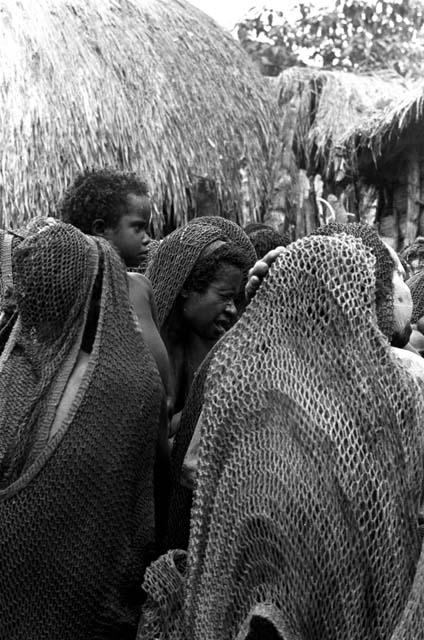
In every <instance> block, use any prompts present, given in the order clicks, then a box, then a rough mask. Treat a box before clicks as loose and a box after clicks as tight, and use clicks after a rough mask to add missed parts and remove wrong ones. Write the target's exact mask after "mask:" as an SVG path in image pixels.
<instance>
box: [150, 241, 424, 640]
mask: <svg viewBox="0 0 424 640" xmlns="http://www.w3.org/2000/svg"><path fill="white" fill-rule="evenodd" d="M374 270H375V259H374V257H373V256H372V254H371V252H370V251H369V250H368V249H367V248H366V247H364V245H363V243H362V242H361V241H360V240H357V239H355V238H353V237H347V236H340V237H321V236H315V237H308V238H303V239H302V240H299V241H297V242H296V243H293V244H291V245H290V246H289V247H287V248H286V249H285V251H284V252H283V253H282V254H281V256H279V257H278V258H277V260H276V263H275V264H274V265H273V266H272V268H271V269H270V272H269V275H268V277H267V278H266V279H265V280H264V282H263V284H262V286H261V288H260V289H259V291H258V293H257V294H256V296H255V298H254V299H253V301H252V302H251V304H250V305H249V307H248V308H247V310H246V311H245V313H244V314H243V316H242V317H241V319H240V320H239V322H238V323H237V324H236V325H235V326H234V327H233V329H232V330H231V331H230V332H229V333H228V334H227V335H226V336H225V337H224V338H223V339H222V341H221V342H220V343H219V344H218V345H217V348H216V349H215V353H214V357H213V359H212V362H211V365H210V368H209V373H208V376H207V379H206V383H205V386H204V389H205V402H204V406H203V411H202V424H203V429H202V436H201V445H200V452H199V467H198V475H197V488H196V491H195V501H194V507H193V511H192V524H191V534H190V545H189V550H188V581H187V585H186V597H185V611H184V613H185V616H184V617H185V624H186V626H185V633H186V634H187V638H190V639H193V640H200V638H202V640H205V639H211V640H212V638H213V639H214V640H221V639H225V640H227V639H228V640H229V639H230V638H231V639H234V638H240V639H241V638H245V637H247V632H246V633H245V634H244V635H243V629H244V630H246V624H247V623H248V621H249V618H250V617H251V616H252V613H254V612H255V611H256V612H257V611H263V610H264V609H265V610H267V614H266V615H267V617H268V619H270V620H272V621H273V624H274V626H275V628H276V629H278V630H279V632H280V637H281V638H296V639H302V640H306V639H308V640H315V639H316V640H322V639H324V638H325V639H335V640H336V639H337V640H346V639H347V638H349V640H356V639H357V640H370V639H377V638H378V639H382V638H390V637H391V635H392V633H393V632H394V630H395V627H396V625H397V624H398V623H400V621H401V617H402V612H403V610H404V609H405V605H406V603H407V600H408V596H409V594H410V590H411V586H412V584H413V580H414V575H415V571H416V566H417V562H418V557H419V554H420V539H419V535H418V526H417V513H418V506H419V497H420V487H421V481H422V445H421V429H422V419H423V402H422V398H421V394H420V391H419V388H418V386H417V384H416V383H415V381H414V380H413V379H412V378H411V377H410V376H409V374H408V372H407V371H406V370H405V369H404V368H403V367H402V366H401V365H400V364H398V363H397V361H396V359H394V358H393V356H392V355H391V353H390V348H389V345H388V342H387V339H386V338H385V337H384V336H383V334H382V333H381V331H380V330H379V329H378V327H377V323H376V316H375V308H374V307H375V303H374V301H375V276H374ZM166 558H168V560H167V561H166V562H165V561H164V559H161V561H159V562H158V563H157V569H156V570H157V571H159V570H160V569H162V570H163V571H165V568H166V567H167V568H168V570H169V569H170V562H169V558H170V556H169V555H168V556H167V557H165V559H166ZM160 562H162V564H161V565H160ZM170 573H171V571H170ZM172 573H173V574H174V575H175V569H173V571H172ZM174 581H175V579H174ZM170 583H171V581H170ZM164 592H165V591H164ZM174 600H175V596H174ZM153 601H155V602H158V603H160V602H161V599H160V598H159V596H158V595H157V594H154V597H152V601H151V602H153ZM163 610H164V606H163V603H162V607H161V608H160V607H158V609H157V620H156V623H157V626H158V620H160V616H161V611H163ZM149 614H150V618H149V620H150V627H151V628H153V625H152V610H150V611H149ZM422 620H423V618H421V622H420V623H419V625H418V627H419V629H420V632H422V626H423V622H422ZM178 623H179V624H181V620H179V621H178ZM163 628H165V629H166V625H163ZM139 637H140V636H139ZM145 637H146V639H147V638H148V637H149V636H148V635H146V636H145ZM155 637H157V638H159V637H162V638H171V637H178V636H177V635H173V634H172V633H171V631H170V630H169V625H168V628H167V629H166V634H164V635H163V636H159V635H156V636H155ZM413 637H415V636H413ZM420 637H421V636H420Z"/></svg>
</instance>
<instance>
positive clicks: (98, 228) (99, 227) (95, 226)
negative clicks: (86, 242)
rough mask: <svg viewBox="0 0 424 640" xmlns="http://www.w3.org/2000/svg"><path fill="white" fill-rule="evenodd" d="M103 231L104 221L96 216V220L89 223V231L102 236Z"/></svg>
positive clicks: (104, 229) (104, 227)
mask: <svg viewBox="0 0 424 640" xmlns="http://www.w3.org/2000/svg"><path fill="white" fill-rule="evenodd" d="M105 231H106V225H105V221H104V220H102V219H101V218H96V220H94V222H93V223H92V225H91V233H92V234H93V236H102V237H104V236H105Z"/></svg>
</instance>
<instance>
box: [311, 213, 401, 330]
mask: <svg viewBox="0 0 424 640" xmlns="http://www.w3.org/2000/svg"><path fill="white" fill-rule="evenodd" d="M340 233H343V234H347V235H350V236H353V237H355V238H360V239H361V240H362V242H363V243H364V245H365V246H366V247H368V248H369V249H370V250H371V252H372V254H373V256H374V257H375V283H376V285H375V286H376V305H377V321H378V326H379V327H380V329H381V331H382V332H383V333H384V335H385V336H387V339H388V340H389V341H390V340H391V338H392V334H393V284H392V277H393V270H394V266H395V265H394V262H393V258H392V257H391V255H390V252H389V250H388V248H387V247H386V245H385V244H384V242H383V241H382V240H381V238H380V237H379V235H378V233H377V231H376V230H375V229H374V228H373V227H370V226H369V225H367V224H363V223H359V222H352V223H348V224H339V223H337V222H334V223H331V224H327V225H325V226H323V227H319V228H318V229H316V230H315V231H314V232H313V233H312V234H311V235H322V236H335V235H339V234H340Z"/></svg>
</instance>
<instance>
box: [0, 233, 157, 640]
mask: <svg viewBox="0 0 424 640" xmlns="http://www.w3.org/2000/svg"><path fill="white" fill-rule="evenodd" d="M13 264H14V284H15V289H16V297H17V303H18V309H19V318H18V321H17V322H16V324H15V327H14V329H13V330H12V333H11V336H10V338H9V341H8V342H7V344H6V346H5V348H4V350H3V353H2V355H1V356H0V402H1V410H0V462H1V466H0V482H1V489H0V522H1V523H2V526H1V527H0V549H1V560H0V565H1V567H0V637H1V638H8V639H11V640H24V639H25V640H28V638H37V640H42V639H44V638H46V639H49V640H50V639H52V638H64V639H69V640H78V639H80V640H86V639H87V638H90V639H93V640H94V639H95V638H98V639H99V640H100V638H101V639H102V640H104V639H105V638H107V639H111V640H112V639H115V638H116V640H118V639H119V640H122V639H123V638H133V637H134V636H135V632H136V625H137V620H138V616H139V610H140V605H141V599H142V598H141V590H140V585H141V581H142V578H143V574H144V570H145V567H146V566H147V564H148V563H149V562H150V560H151V557H152V550H153V545H154V503H153V500H154V498H153V495H154V494H153V465H154V455H155V447H156V442H157V434H158V420H159V408H160V402H161V393H162V391H161V383H160V379H159V374H158V372H157V369H156V366H155V364H154V362H153V360H152V357H151V355H150V352H149V351H148V349H147V347H146V346H145V344H144V341H143V338H142V335H141V333H140V330H139V329H138V328H137V326H136V323H135V321H134V316H133V313H132V310H131V308H130V303H129V299H128V284H127V276H126V273H125V269H124V266H123V264H122V262H121V259H120V258H119V256H118V254H117V253H116V252H115V250H114V249H112V247H111V246H110V245H109V244H108V243H107V242H105V241H103V240H95V239H93V238H88V237H87V236H84V234H82V233H81V232H80V231H78V230H77V229H75V228H74V227H72V226H71V225H66V224H63V223H60V224H57V225H55V226H52V227H48V228H47V229H44V230H42V231H40V232H39V233H37V234H36V235H34V236H31V237H29V238H27V239H26V240H24V241H23V242H22V243H21V244H20V245H19V247H18V248H17V249H16V250H15V251H14V256H13ZM96 291H97V294H98V299H97V298H93V300H94V302H96V303H97V307H96V308H97V313H98V319H97V324H96V325H94V326H95V335H94V342H93V344H92V349H91V353H90V355H89V360H88V365H87V369H86V371H85V373H84V377H83V379H82V381H81V384H80V387H79V388H78V392H77V395H76V397H75V398H74V401H73V404H72V406H71V407H70V410H69V412H68V414H67V415H66V417H65V418H64V420H63V422H62V424H61V425H60V426H59V428H58V430H57V432H56V433H55V434H54V435H53V436H52V437H51V435H50V428H51V425H52V422H53V420H54V417H55V413H56V408H57V406H58V402H59V400H60V398H61V396H62V393H63V391H64V389H65V386H66V384H67V381H68V379H69V375H70V373H71V371H72V368H73V366H74V364H75V362H76V359H77V357H78V354H79V352H80V346H81V341H82V338H83V331H84V326H85V324H86V319H87V318H90V316H91V314H92V308H93V307H92V303H91V299H92V293H93V292H96Z"/></svg>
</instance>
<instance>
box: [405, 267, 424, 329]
mask: <svg viewBox="0 0 424 640" xmlns="http://www.w3.org/2000/svg"><path fill="white" fill-rule="evenodd" d="M406 284H407V285H408V287H409V289H410V291H411V296H412V303H413V308H412V322H418V320H419V319H420V318H422V317H423V316H424V271H419V272H418V273H416V274H414V275H413V276H412V277H411V278H409V280H407V282H406Z"/></svg>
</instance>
